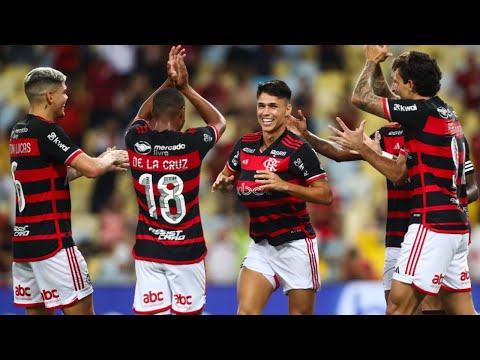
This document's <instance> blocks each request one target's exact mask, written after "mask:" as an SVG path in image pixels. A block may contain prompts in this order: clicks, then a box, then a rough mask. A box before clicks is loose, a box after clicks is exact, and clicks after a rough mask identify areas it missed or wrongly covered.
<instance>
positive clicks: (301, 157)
mask: <svg viewBox="0 0 480 360" xmlns="http://www.w3.org/2000/svg"><path fill="white" fill-rule="evenodd" d="M261 145H262V133H261V132H258V133H254V134H247V135H244V136H243V137H241V138H240V139H239V140H238V141H237V142H236V144H235V147H234V149H233V151H232V153H231V154H230V158H229V160H228V162H227V166H228V168H229V169H230V170H231V171H233V172H240V175H239V178H238V182H237V184H236V188H237V196H238V199H239V200H240V202H242V204H243V205H244V206H245V207H246V208H247V209H248V211H249V213H250V237H251V238H252V239H253V240H254V241H255V242H260V241H262V240H265V239H266V240H268V243H269V244H270V245H273V246H277V245H281V244H283V243H285V242H287V241H292V240H299V239H305V238H307V237H308V238H313V237H315V231H314V229H313V227H312V224H311V222H310V216H309V214H308V211H307V207H306V203H305V201H304V200H302V199H299V198H297V197H294V196H291V195H289V194H288V193H286V192H279V191H264V190H261V189H259V186H260V184H258V183H257V182H255V178H254V175H255V174H256V171H257V170H264V169H267V170H270V171H272V172H275V173H276V174H277V175H278V176H279V177H280V178H281V179H282V180H284V181H288V182H290V183H292V184H298V185H304V186H308V185H309V184H311V183H313V182H314V181H317V180H320V179H325V178H326V177H327V174H326V173H325V171H324V170H323V168H322V165H321V164H320V160H319V159H318V157H317V155H316V153H315V151H314V150H313V148H312V147H311V145H310V144H308V143H307V142H306V141H305V140H303V139H302V138H300V137H298V136H297V135H295V134H294V133H292V132H290V131H288V130H286V131H285V132H284V133H283V134H282V135H281V136H280V137H279V138H278V139H277V140H275V142H274V143H273V144H271V145H270V146H269V147H268V148H267V149H266V150H265V151H263V152H260V146H261Z"/></svg>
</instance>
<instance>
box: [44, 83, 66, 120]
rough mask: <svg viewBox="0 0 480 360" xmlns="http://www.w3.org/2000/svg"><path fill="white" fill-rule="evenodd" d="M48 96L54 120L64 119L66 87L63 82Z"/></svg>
mask: <svg viewBox="0 0 480 360" xmlns="http://www.w3.org/2000/svg"><path fill="white" fill-rule="evenodd" d="M48 95H50V96H51V98H50V99H51V102H52V111H53V116H54V119H60V118H63V117H65V104H66V103H67V100H68V95H67V86H66V85H65V82H62V84H61V85H60V86H59V87H58V88H57V89H56V90H55V91H52V92H50V94H48ZM48 95H47V96H48Z"/></svg>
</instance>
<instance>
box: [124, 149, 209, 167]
mask: <svg viewBox="0 0 480 360" xmlns="http://www.w3.org/2000/svg"><path fill="white" fill-rule="evenodd" d="M130 156H131V157H132V163H131V166H132V167H133V168H134V169H136V170H142V171H160V172H168V171H187V170H190V169H193V168H195V167H197V166H199V165H200V158H199V156H198V154H197V153H189V154H184V155H178V156H174V155H170V156H162V157H160V158H159V157H158V156H154V155H153V156H152V155H140V154H135V153H130Z"/></svg>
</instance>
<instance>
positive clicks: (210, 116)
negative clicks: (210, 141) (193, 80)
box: [168, 54, 227, 141]
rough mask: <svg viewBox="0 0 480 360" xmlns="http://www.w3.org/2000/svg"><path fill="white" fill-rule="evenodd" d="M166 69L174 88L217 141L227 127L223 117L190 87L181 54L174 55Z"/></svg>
mask: <svg viewBox="0 0 480 360" xmlns="http://www.w3.org/2000/svg"><path fill="white" fill-rule="evenodd" d="M168 67H169V69H168V71H169V77H170V79H171V80H172V81H173V82H174V84H175V87H176V88H177V89H178V90H180V91H181V92H182V94H183V95H185V97H186V98H187V99H188V100H189V101H190V102H191V103H192V105H193V106H194V107H195V109H196V110H197V111H198V112H199V114H200V116H201V117H202V119H203V120H204V121H205V123H206V124H207V125H210V126H212V127H214V128H215V129H216V132H217V134H218V138H217V139H216V141H218V139H219V138H220V136H222V134H223V133H224V131H225V128H226V126H227V122H226V120H225V118H224V116H223V115H222V114H221V113H220V111H218V110H217V108H216V107H215V106H213V105H212V104H211V103H210V102H209V101H207V100H206V99H205V98H204V97H202V96H201V95H200V94H199V93H197V92H196V91H195V89H193V88H192V87H191V86H190V84H189V79H188V71H187V67H186V65H185V61H184V60H183V56H181V54H177V55H174V56H173V59H172V60H169V62H168Z"/></svg>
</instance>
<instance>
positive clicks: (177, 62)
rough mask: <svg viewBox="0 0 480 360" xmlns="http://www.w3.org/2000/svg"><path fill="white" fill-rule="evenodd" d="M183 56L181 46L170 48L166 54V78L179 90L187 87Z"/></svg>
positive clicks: (186, 73) (186, 72)
mask: <svg viewBox="0 0 480 360" xmlns="http://www.w3.org/2000/svg"><path fill="white" fill-rule="evenodd" d="M185 56H186V52H185V49H184V48H182V46H181V45H177V46H172V48H171V49H170V53H169V54H168V62H167V73H168V77H169V79H170V80H171V81H172V82H173V84H174V86H175V87H176V88H177V89H179V90H181V89H184V88H185V87H187V86H188V71H187V67H186V65H185V61H184V58H185Z"/></svg>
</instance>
